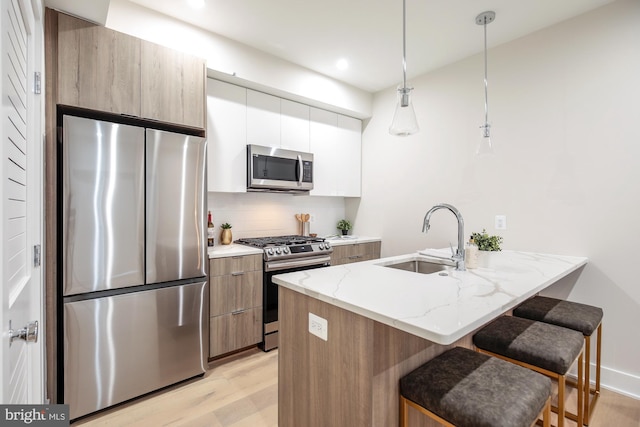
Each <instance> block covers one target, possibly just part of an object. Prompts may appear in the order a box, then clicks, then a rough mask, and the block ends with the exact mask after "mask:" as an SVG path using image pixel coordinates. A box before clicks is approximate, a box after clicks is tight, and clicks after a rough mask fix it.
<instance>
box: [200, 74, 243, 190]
mask: <svg viewBox="0 0 640 427" xmlns="http://www.w3.org/2000/svg"><path fill="white" fill-rule="evenodd" d="M207 144H208V146H207V166H208V171H207V172H208V178H207V191H219V192H233V193H244V192H246V191H247V176H246V170H247V89H245V88H243V87H240V86H236V85H232V84H229V83H224V82H221V81H219V80H213V79H207Z"/></svg>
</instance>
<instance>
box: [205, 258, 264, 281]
mask: <svg viewBox="0 0 640 427" xmlns="http://www.w3.org/2000/svg"><path fill="white" fill-rule="evenodd" d="M209 262H210V264H209V275H210V276H224V275H227V274H234V273H236V274H237V273H242V272H246V271H253V270H262V255H261V254H257V255H242V256H232V257H225V258H213V259H211V260H210V261H209Z"/></svg>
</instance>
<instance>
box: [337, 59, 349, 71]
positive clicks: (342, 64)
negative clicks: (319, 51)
mask: <svg viewBox="0 0 640 427" xmlns="http://www.w3.org/2000/svg"><path fill="white" fill-rule="evenodd" d="M336 67H337V68H338V70H346V69H347V68H349V62H347V60H346V59H344V58H341V59H338V62H336Z"/></svg>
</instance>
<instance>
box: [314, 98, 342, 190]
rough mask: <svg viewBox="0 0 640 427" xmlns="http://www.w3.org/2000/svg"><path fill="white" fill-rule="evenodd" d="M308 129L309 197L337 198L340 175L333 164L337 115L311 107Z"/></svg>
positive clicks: (335, 152)
mask: <svg viewBox="0 0 640 427" xmlns="http://www.w3.org/2000/svg"><path fill="white" fill-rule="evenodd" d="M309 129H310V131H309V137H310V139H309V146H310V151H311V152H312V153H313V190H312V191H311V195H312V196H337V195H338V194H337V187H336V182H337V181H336V176H337V174H339V173H340V172H339V170H338V168H337V165H336V164H335V159H336V157H337V155H338V153H337V150H338V148H337V145H336V138H337V133H338V115H337V114H336V113H332V112H330V111H325V110H321V109H319V108H313V107H311V111H310V122H309Z"/></svg>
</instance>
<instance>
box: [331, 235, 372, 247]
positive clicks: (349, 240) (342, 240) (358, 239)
mask: <svg viewBox="0 0 640 427" xmlns="http://www.w3.org/2000/svg"><path fill="white" fill-rule="evenodd" d="M325 239H326V240H327V242H329V243H331V245H332V246H340V245H353V244H355V243H370V242H379V241H380V240H382V239H381V238H380V237H369V236H333V237H326V238H325Z"/></svg>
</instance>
